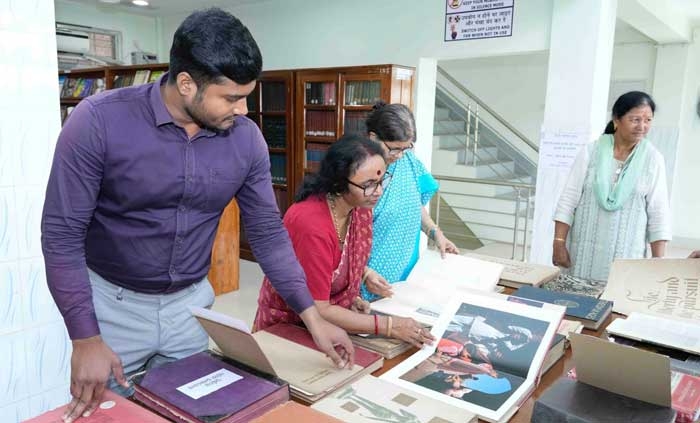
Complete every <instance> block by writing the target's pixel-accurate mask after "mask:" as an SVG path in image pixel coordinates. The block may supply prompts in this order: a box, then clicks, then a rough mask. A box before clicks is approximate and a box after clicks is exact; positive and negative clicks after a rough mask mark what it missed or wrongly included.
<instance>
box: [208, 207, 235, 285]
mask: <svg viewBox="0 0 700 423" xmlns="http://www.w3.org/2000/svg"><path fill="white" fill-rule="evenodd" d="M239 231H240V217H239V210H238V203H237V202H236V200H235V199H234V200H231V202H230V203H229V204H228V206H226V208H225V209H224V213H223V214H222V215H221V219H220V220H219V228H218V229H217V230H216V237H215V238H214V245H213V246H212V249H211V267H210V268H209V275H208V276H209V281H210V282H211V285H212V287H213V288H214V293H215V294H216V295H220V294H223V293H226V292H231V291H236V290H238V279H239V277H240V275H239V256H240V240H239Z"/></svg>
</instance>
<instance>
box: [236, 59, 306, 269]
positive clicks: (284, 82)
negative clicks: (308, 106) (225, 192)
mask: <svg viewBox="0 0 700 423" xmlns="http://www.w3.org/2000/svg"><path fill="white" fill-rule="evenodd" d="M293 90H294V72H292V71H266V72H263V73H262V75H261V76H260V78H259V79H258V84H257V85H256V87H255V90H254V91H253V92H252V93H251V95H250V96H248V115H247V116H248V117H249V118H250V119H251V120H253V121H254V122H255V123H256V124H257V125H258V127H260V131H261V132H262V133H263V136H264V137H265V141H266V142H267V145H268V151H269V152H270V173H271V174H272V186H273V189H274V191H275V197H276V198H277V206H278V207H279V209H280V212H281V213H282V214H284V212H285V211H287V208H288V207H289V205H290V204H291V203H292V199H293V195H294V191H292V190H291V189H290V186H293V182H292V179H293V177H294V172H293V168H292V166H291V164H292V163H294V142H293V140H294V103H293V101H292V100H293V98H294V97H293ZM240 242H241V257H243V258H245V259H248V260H255V257H254V256H253V253H252V251H251V249H250V245H249V244H248V239H247V237H246V234H245V228H244V227H243V225H242V224H241V237H240Z"/></svg>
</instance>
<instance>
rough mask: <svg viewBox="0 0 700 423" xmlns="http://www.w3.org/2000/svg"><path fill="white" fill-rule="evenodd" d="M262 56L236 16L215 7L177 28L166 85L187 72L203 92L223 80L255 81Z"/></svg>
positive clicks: (260, 66)
mask: <svg viewBox="0 0 700 423" xmlns="http://www.w3.org/2000/svg"><path fill="white" fill-rule="evenodd" d="M261 71H262V55H261V54H260V49H259V48H258V44H257V43H256V42H255V40H254V39H253V36H252V35H251V34H250V31H248V28H246V27H245V25H243V24H242V23H241V21H239V20H238V19H237V18H236V17H235V16H233V15H232V14H230V13H228V12H224V11H223V10H221V9H218V8H211V9H205V10H199V11H196V12H194V13H192V14H191V15H190V16H188V17H187V18H186V19H185V20H184V21H183V22H182V23H181V24H180V26H179V27H178V28H177V31H175V35H174V36H173V45H172V47H171V48H170V70H169V72H170V73H169V76H168V82H169V83H171V84H172V83H174V82H175V80H176V78H177V75H178V74H179V73H180V72H187V73H189V74H190V76H192V79H193V80H194V82H195V83H196V84H197V87H198V88H199V89H203V88H204V87H206V86H207V85H209V84H211V83H217V82H218V81H219V80H221V79H222V78H223V77H226V78H228V79H230V80H232V81H233V82H235V83H237V84H241V85H244V84H248V83H250V82H251V81H254V80H256V79H257V78H258V76H259V75H260V72H261Z"/></svg>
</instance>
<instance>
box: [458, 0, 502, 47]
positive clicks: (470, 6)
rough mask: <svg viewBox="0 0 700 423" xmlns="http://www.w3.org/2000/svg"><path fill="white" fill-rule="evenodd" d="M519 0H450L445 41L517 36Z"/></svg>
mask: <svg viewBox="0 0 700 423" xmlns="http://www.w3.org/2000/svg"><path fill="white" fill-rule="evenodd" d="M514 3H515V0H446V3H445V41H462V40H473V39H478V38H498V37H510V36H511V35H513V7H514Z"/></svg>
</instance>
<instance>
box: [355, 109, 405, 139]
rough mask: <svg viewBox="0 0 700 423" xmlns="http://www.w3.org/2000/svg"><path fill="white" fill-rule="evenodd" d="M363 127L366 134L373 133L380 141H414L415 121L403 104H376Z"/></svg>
mask: <svg viewBox="0 0 700 423" xmlns="http://www.w3.org/2000/svg"><path fill="white" fill-rule="evenodd" d="M365 125H366V126H367V132H374V133H375V134H376V135H377V138H379V139H380V140H381V141H389V142H391V141H412V142H415V141H416V120H415V119H414V118H413V113H411V110H410V109H409V108H408V107H406V106H404V105H403V104H399V103H392V104H386V103H384V102H383V101H379V102H377V103H376V104H375V105H374V106H373V107H372V111H371V112H370V113H369V115H368V116H367V120H366V121H365Z"/></svg>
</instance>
